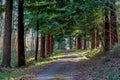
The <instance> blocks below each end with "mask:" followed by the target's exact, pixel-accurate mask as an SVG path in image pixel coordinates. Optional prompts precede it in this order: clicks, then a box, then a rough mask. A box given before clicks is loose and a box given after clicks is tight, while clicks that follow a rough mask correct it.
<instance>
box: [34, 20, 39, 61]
mask: <svg viewBox="0 0 120 80" xmlns="http://www.w3.org/2000/svg"><path fill="white" fill-rule="evenodd" d="M36 29H37V36H36V51H35V61H37V60H38V59H37V57H38V48H39V45H38V44H39V36H38V31H39V22H38V20H37V26H36Z"/></svg>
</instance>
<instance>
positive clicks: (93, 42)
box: [91, 31, 95, 49]
mask: <svg viewBox="0 0 120 80" xmlns="http://www.w3.org/2000/svg"><path fill="white" fill-rule="evenodd" d="M91 48H92V49H94V48H95V31H93V33H92V44H91Z"/></svg>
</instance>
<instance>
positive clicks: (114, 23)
mask: <svg viewBox="0 0 120 80" xmlns="http://www.w3.org/2000/svg"><path fill="white" fill-rule="evenodd" d="M116 19H117V14H116V7H115V0H111V5H110V26H111V45H115V43H117V42H118V34H117V21H116Z"/></svg>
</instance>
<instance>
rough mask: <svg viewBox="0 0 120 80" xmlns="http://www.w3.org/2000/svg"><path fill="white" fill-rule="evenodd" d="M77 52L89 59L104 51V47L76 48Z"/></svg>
mask: <svg viewBox="0 0 120 80" xmlns="http://www.w3.org/2000/svg"><path fill="white" fill-rule="evenodd" d="M76 53H77V54H79V55H82V56H85V57H86V58H88V59H91V58H93V57H96V56H97V55H100V54H102V53H103V49H102V48H100V47H99V48H95V49H87V50H76Z"/></svg>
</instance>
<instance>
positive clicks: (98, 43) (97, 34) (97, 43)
mask: <svg viewBox="0 0 120 80" xmlns="http://www.w3.org/2000/svg"><path fill="white" fill-rule="evenodd" d="M99 37H100V34H99V29H97V31H96V47H99V45H100V41H99Z"/></svg>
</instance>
